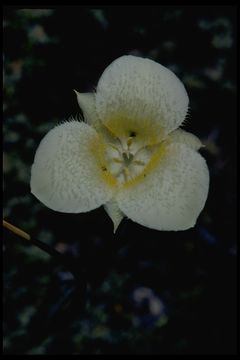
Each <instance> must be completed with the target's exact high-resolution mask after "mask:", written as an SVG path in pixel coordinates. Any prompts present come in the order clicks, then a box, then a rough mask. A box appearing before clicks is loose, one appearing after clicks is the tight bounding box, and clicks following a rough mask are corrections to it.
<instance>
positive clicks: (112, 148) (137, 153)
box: [106, 132, 153, 184]
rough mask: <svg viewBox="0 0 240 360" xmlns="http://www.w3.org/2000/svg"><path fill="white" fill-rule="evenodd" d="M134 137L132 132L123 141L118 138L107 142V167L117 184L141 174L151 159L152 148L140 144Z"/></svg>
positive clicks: (126, 181)
mask: <svg viewBox="0 0 240 360" xmlns="http://www.w3.org/2000/svg"><path fill="white" fill-rule="evenodd" d="M135 137H136V134H135V133H133V132H132V133H131V136H129V137H128V138H127V139H125V141H120V140H119V139H118V140H117V141H116V142H115V143H114V144H108V147H107V151H106V152H107V155H106V160H107V168H108V171H109V172H110V173H111V175H112V176H113V177H114V178H115V179H116V180H117V182H118V183H119V184H125V183H128V182H129V181H132V180H133V179H135V178H136V177H137V176H139V175H140V174H142V173H143V171H144V168H145V167H146V165H147V164H148V162H149V160H150V159H151V156H152V153H153V149H150V148H149V147H146V146H141V145H140V144H138V143H137V142H136V141H135Z"/></svg>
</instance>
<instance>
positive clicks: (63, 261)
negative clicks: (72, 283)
mask: <svg viewBox="0 0 240 360" xmlns="http://www.w3.org/2000/svg"><path fill="white" fill-rule="evenodd" d="M3 227H5V228H6V229H8V230H10V231H11V232H13V233H14V234H16V235H18V236H20V237H21V238H24V239H25V240H29V241H30V242H31V243H32V244H34V245H35V246H37V247H38V248H40V249H41V250H43V251H45V252H46V253H48V254H49V255H50V256H53V257H54V259H56V260H57V262H58V263H59V264H60V265H63V266H65V267H66V268H67V269H68V271H70V272H71V273H72V274H73V276H74V278H75V279H79V274H78V271H76V270H77V269H75V266H74V262H73V261H72V259H69V257H68V256H66V255H64V254H62V253H60V252H58V251H57V250H56V249H54V248H53V247H51V246H49V245H47V244H45V243H44V242H42V241H40V240H35V239H33V238H31V236H30V235H29V234H28V233H26V232H25V231H23V230H21V229H19V228H18V227H16V226H14V225H12V224H10V223H9V222H7V221H5V220H3Z"/></svg>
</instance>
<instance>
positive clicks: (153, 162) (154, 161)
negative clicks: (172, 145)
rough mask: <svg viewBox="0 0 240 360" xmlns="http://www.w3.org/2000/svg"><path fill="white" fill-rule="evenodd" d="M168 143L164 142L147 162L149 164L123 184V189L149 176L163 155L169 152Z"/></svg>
mask: <svg viewBox="0 0 240 360" xmlns="http://www.w3.org/2000/svg"><path fill="white" fill-rule="evenodd" d="M167 148H168V143H165V142H162V143H161V144H160V145H159V146H158V147H157V148H156V150H155V151H154V153H153V155H152V157H151V159H150V160H149V162H148V163H147V165H146V166H145V167H144V168H143V170H142V172H141V173H140V174H139V175H137V176H136V177H134V178H133V179H130V180H129V181H127V182H125V183H124V184H123V186H122V188H123V189H127V188H129V187H131V186H135V185H136V184H138V183H139V182H140V181H142V180H144V179H145V178H146V176H148V175H149V174H150V173H151V172H152V171H153V170H154V169H155V168H156V167H157V165H158V164H159V162H160V161H161V160H162V159H163V157H164V156H165V155H166V153H167Z"/></svg>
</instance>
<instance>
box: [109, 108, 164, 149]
mask: <svg viewBox="0 0 240 360" xmlns="http://www.w3.org/2000/svg"><path fill="white" fill-rule="evenodd" d="M103 123H104V125H105V126H106V127H107V128H108V129H109V130H110V131H111V132H112V133H113V134H114V135H115V136H117V137H118V138H119V139H126V141H127V145H131V144H132V141H133V138H134V141H137V142H140V143H142V144H143V145H153V144H157V143H159V142H160V141H161V140H162V139H163V138H164V136H165V131H164V129H163V128H162V127H161V126H160V125H159V124H158V123H157V122H153V121H149V119H145V118H139V117H136V116H127V115H123V114H120V113H118V114H114V115H112V116H111V117H109V118H106V119H104V121H103Z"/></svg>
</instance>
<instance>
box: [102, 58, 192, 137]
mask: <svg viewBox="0 0 240 360" xmlns="http://www.w3.org/2000/svg"><path fill="white" fill-rule="evenodd" d="M187 108H188V95H187V93H186V90H185V88H184V85H183V84H182V82H181V81H180V80H179V79H178V78H177V77H176V75H175V74H174V73H173V72H172V71H171V70H169V69H167V68H166V67H164V66H162V65H160V64H158V63H156V62H154V61H152V60H150V59H143V58H140V57H135V56H131V55H129V56H122V57H120V58H119V59H117V60H115V61H114V62H113V63H112V64H110V65H109V66H108V67H107V68H106V70H105V71H104V72H103V74H102V76H101V78H100V80H99V82H98V86H97V93H96V110H97V113H98V115H99V118H100V119H101V120H102V122H103V123H104V124H105V125H106V126H107V127H108V128H109V129H110V130H111V131H112V132H113V133H114V134H115V135H117V136H119V137H121V135H122V132H123V131H126V132H128V131H135V132H136V133H137V135H141V133H145V135H146V136H148V137H149V138H151V137H153V138H154V139H155V141H157V142H158V141H159V138H160V139H162V138H163V137H164V136H165V134H166V133H169V132H171V131H172V130H175V129H176V128H178V127H179V126H180V124H181V123H182V122H183V121H184V119H185V116H186V113H187ZM139 133H140V134H139ZM151 142H152V143H153V142H154V141H151Z"/></svg>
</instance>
